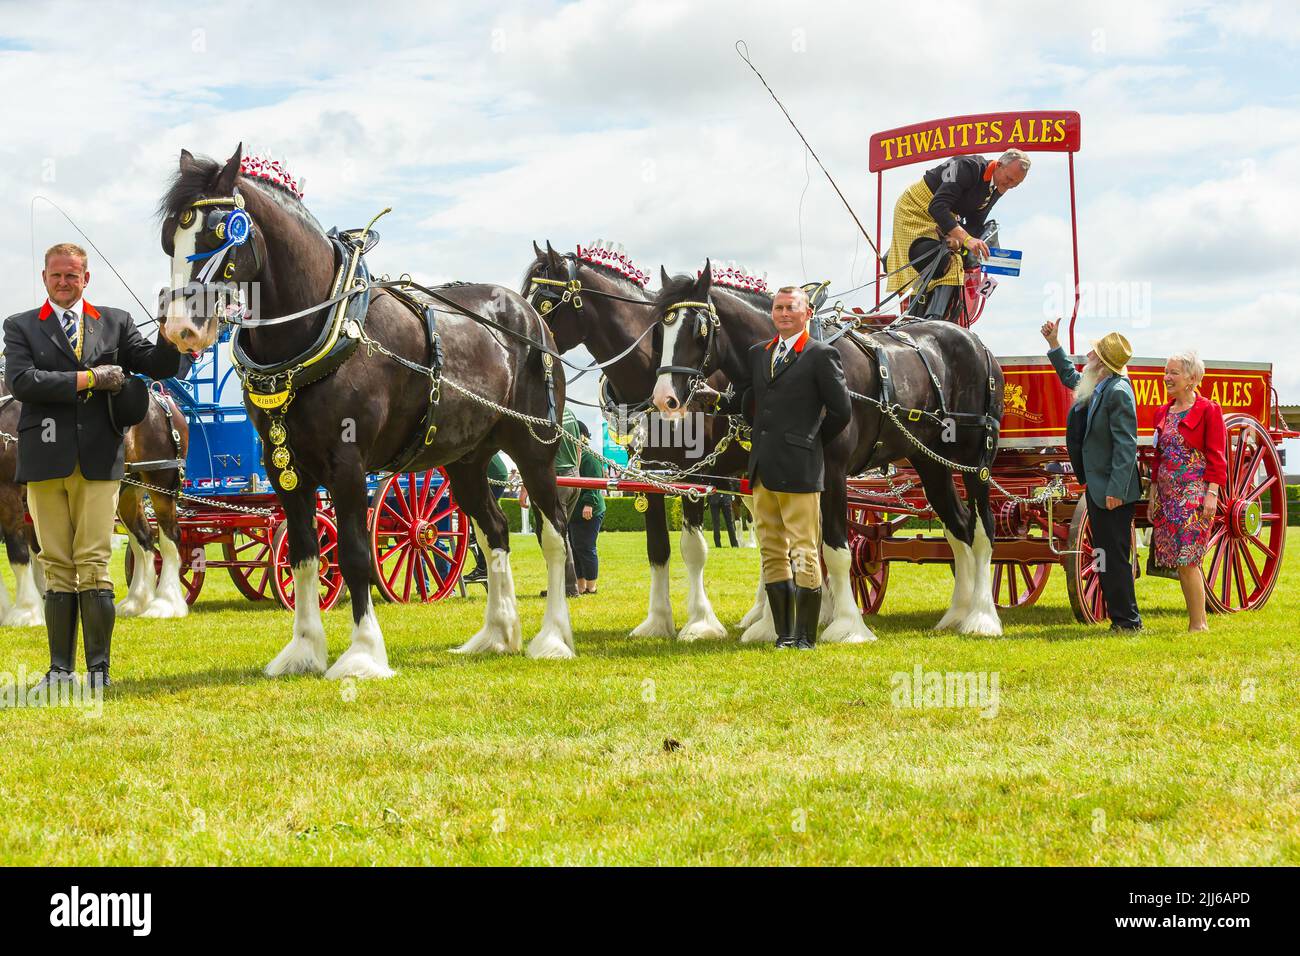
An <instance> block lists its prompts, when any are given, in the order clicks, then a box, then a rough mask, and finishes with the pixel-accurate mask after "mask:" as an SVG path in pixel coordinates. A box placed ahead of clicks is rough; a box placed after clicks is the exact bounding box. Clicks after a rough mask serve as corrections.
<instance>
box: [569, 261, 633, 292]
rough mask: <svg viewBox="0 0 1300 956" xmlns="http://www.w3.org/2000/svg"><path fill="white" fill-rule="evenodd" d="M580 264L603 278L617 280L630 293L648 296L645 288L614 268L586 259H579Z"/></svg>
mask: <svg viewBox="0 0 1300 956" xmlns="http://www.w3.org/2000/svg"><path fill="white" fill-rule="evenodd" d="M568 254H569V255H573V253H568ZM578 262H579V263H581V264H582V265H584V266H586V267H587V268H589V269H594V270H595V271H596V272H599V273H600V274H601V275H603V276H607V277H609V278H611V279H614V280H616V281H617V282H618V283H619V284H620V285H621V286H622V287H623V288H624V289H626V290H628V291H629V292H640V293H641V294H642V295H645V294H646V289H645V286H643V285H641V284H640V283H638V282H633V281H632V280H631V279H629V278H628V277H627V276H625V275H623V273H621V272H619V271H618V270H617V269H615V268H613V267H612V266H607V265H604V264H603V263H599V262H589V261H587V260H586V259H579V260H578Z"/></svg>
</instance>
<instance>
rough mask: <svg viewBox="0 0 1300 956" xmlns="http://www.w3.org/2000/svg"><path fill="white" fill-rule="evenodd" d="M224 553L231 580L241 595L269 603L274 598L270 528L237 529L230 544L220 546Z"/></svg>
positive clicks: (225, 542)
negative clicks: (272, 596) (272, 590)
mask: <svg viewBox="0 0 1300 956" xmlns="http://www.w3.org/2000/svg"><path fill="white" fill-rule="evenodd" d="M221 554H222V557H223V558H224V559H225V560H226V561H230V562H234V563H232V564H230V565H229V566H228V567H227V570H228V571H229V572H230V580H232V581H234V582H235V587H236V588H237V589H238V590H239V593H240V594H242V595H243V596H244V597H246V598H248V599H249V600H250V601H266V600H269V599H270V597H271V528H270V526H269V525H268V526H266V527H259V528H235V529H234V530H233V531H232V532H231V535H230V541H223V542H222V543H221Z"/></svg>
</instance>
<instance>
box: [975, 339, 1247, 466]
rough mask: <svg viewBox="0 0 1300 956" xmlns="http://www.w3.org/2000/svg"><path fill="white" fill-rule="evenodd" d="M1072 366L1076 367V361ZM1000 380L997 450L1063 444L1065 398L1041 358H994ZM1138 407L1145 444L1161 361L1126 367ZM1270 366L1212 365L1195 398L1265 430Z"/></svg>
mask: <svg viewBox="0 0 1300 956" xmlns="http://www.w3.org/2000/svg"><path fill="white" fill-rule="evenodd" d="M1077 361H1078V364H1082V361H1083V360H1082V358H1079V359H1078V360H1077ZM998 363H999V364H1000V365H1001V366H1002V374H1003V376H1004V378H1005V382H1006V384H1005V386H1004V396H1003V411H1002V433H1001V437H1000V440H999V445H1000V446H1001V447H1003V448H1042V447H1047V446H1051V445H1063V444H1064V443H1065V418H1066V415H1067V414H1068V413H1069V411H1070V393H1069V392H1068V391H1067V390H1066V388H1065V386H1063V385H1062V384H1061V382H1060V379H1058V378H1057V377H1056V370H1055V369H1053V368H1052V363H1051V362H1049V361H1048V360H1047V359H1046V358H1045V357H1043V356H1015V357H1009V358H999V359H998ZM1128 374H1129V379H1130V381H1131V382H1132V383H1133V393H1134V395H1135V396H1136V397H1137V406H1138V440H1139V441H1140V442H1142V443H1144V444H1149V443H1150V441H1151V435H1152V423H1153V421H1154V419H1155V413H1156V409H1158V408H1161V407H1163V406H1164V405H1165V404H1166V402H1167V401H1168V397H1167V396H1166V394H1165V363H1164V360H1163V359H1154V358H1135V359H1133V360H1132V361H1130V362H1129V365H1128ZM1272 381H1273V366H1272V365H1271V364H1268V363H1261V362H1215V363H1214V364H1213V365H1207V366H1206V369H1205V378H1204V380H1203V381H1202V382H1201V388H1200V391H1201V394H1202V395H1204V396H1205V397H1206V398H1210V399H1213V400H1214V401H1216V402H1218V403H1219V404H1220V405H1221V406H1222V407H1223V414H1224V415H1230V414H1246V415H1249V416H1251V417H1252V418H1254V419H1255V420H1256V421H1258V422H1259V423H1260V424H1262V425H1263V426H1264V427H1265V428H1267V427H1268V425H1269V409H1270V405H1271V398H1270V396H1271V387H1272Z"/></svg>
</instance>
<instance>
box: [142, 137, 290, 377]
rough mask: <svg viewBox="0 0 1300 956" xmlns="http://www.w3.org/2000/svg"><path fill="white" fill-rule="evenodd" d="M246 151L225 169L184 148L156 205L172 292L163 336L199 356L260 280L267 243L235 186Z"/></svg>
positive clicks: (163, 312) (163, 316) (166, 298)
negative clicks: (247, 289) (244, 293)
mask: <svg viewBox="0 0 1300 956" xmlns="http://www.w3.org/2000/svg"><path fill="white" fill-rule="evenodd" d="M242 155H243V146H242V144H241V145H240V147H239V148H237V149H236V150H235V154H234V155H233V156H231V157H230V159H228V160H226V162H225V164H224V165H222V164H220V163H217V162H216V161H215V160H211V159H207V158H206V157H199V158H196V157H194V156H193V155H191V154H190V152H189V151H188V150H181V158H180V168H179V170H178V171H177V173H176V177H175V179H173V180H172V185H171V188H170V189H169V190H168V191H167V195H165V196H164V197H163V199H162V202H161V203H160V204H159V210H158V211H159V215H160V216H161V218H162V221H163V223H162V248H163V252H165V253H166V254H167V255H168V256H169V257H170V258H171V288H170V290H169V291H168V292H166V293H164V297H163V301H162V302H161V303H160V306H161V308H160V312H161V315H160V321H161V328H162V335H163V336H164V337H165V338H166V339H167V340H168V341H169V342H171V343H172V344H173V345H175V346H176V347H177V348H178V349H182V350H184V351H190V352H197V351H202V350H203V349H206V348H208V347H209V346H210V345H212V344H213V343H214V342H215V341H216V340H217V335H218V333H219V332H220V325H221V322H222V321H234V320H235V318H236V316H237V315H239V314H241V313H242V312H243V309H244V306H243V299H242V295H241V293H240V288H241V287H247V286H248V285H249V284H251V283H252V282H254V281H255V280H257V279H258V276H259V274H260V273H261V271H262V263H263V262H264V261H265V258H266V251H265V242H264V240H263V238H262V236H261V235H260V234H259V230H258V229H257V228H256V224H255V223H254V222H253V218H252V216H250V215H249V213H248V211H247V210H246V209H245V208H244V197H243V196H242V195H240V192H239V187H238V186H237V185H236V182H237V180H238V178H239V168H240V160H241V158H242Z"/></svg>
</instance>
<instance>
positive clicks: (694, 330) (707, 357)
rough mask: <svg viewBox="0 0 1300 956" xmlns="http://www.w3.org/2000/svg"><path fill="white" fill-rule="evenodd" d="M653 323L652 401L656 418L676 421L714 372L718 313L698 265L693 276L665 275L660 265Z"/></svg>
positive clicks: (708, 279) (707, 276) (707, 273)
mask: <svg viewBox="0 0 1300 956" xmlns="http://www.w3.org/2000/svg"><path fill="white" fill-rule="evenodd" d="M659 271H660V286H659V295H658V296H657V297H656V298H655V303H654V311H653V313H652V315H653V317H654V319H655V320H656V321H657V322H658V323H659V330H658V331H657V332H656V333H655V338H656V339H657V340H658V342H657V349H656V354H658V355H659V368H658V371H657V373H656V378H655V390H654V403H655V407H656V408H658V409H659V412H660V414H663V415H668V416H670V417H678V416H682V415H685V414H686V405H687V403H688V402H689V401H690V400H691V396H692V395H693V394H694V393H695V390H696V388H697V387H698V386H700V385H701V384H702V383H703V381H704V379H706V378H708V377H709V376H710V375H711V374H712V373H713V372H714V371H716V370H717V368H718V350H717V339H718V313H717V310H716V309H715V308H714V306H713V302H712V301H711V300H710V298H709V293H710V292H711V291H712V288H713V272H712V268H711V266H710V264H709V263H708V262H707V261H706V262H705V263H704V271H703V272H701V273H700V275H699V277H698V278H697V277H696V276H690V275H679V276H670V275H668V273H667V271H666V270H664V268H663V267H662V266H661V267H660V269H659Z"/></svg>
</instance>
